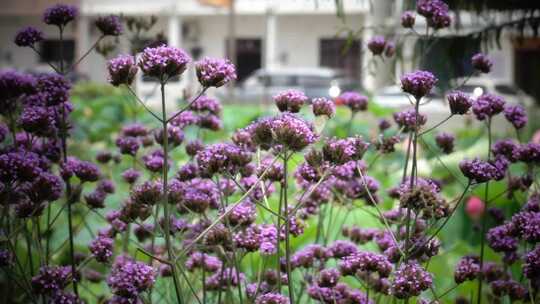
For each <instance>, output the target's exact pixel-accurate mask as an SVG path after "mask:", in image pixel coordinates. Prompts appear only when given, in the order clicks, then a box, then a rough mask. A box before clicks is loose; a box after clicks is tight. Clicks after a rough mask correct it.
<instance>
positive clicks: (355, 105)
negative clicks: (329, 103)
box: [338, 91, 368, 112]
mask: <svg viewBox="0 0 540 304" xmlns="http://www.w3.org/2000/svg"><path fill="white" fill-rule="evenodd" d="M338 99H339V100H341V101H342V102H343V104H344V105H346V106H347V107H349V109H351V111H352V112H358V111H365V110H367V107H368V98H367V97H366V96H364V95H361V94H360V93H357V92H352V91H349V92H344V93H342V94H341V95H339V97H338Z"/></svg>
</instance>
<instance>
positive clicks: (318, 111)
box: [311, 97, 336, 118]
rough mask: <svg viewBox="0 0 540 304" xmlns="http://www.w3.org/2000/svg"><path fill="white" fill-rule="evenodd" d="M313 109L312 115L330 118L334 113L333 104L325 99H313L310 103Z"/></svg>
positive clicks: (334, 106)
mask: <svg viewBox="0 0 540 304" xmlns="http://www.w3.org/2000/svg"><path fill="white" fill-rule="evenodd" d="M311 107H312V108H313V115H315V116H323V115H325V116H326V117H328V118H332V117H333V116H334V114H335V113H336V105H335V104H334V102H333V101H332V100H330V99H327V98H324V97H323V98H314V99H313V100H312V102H311Z"/></svg>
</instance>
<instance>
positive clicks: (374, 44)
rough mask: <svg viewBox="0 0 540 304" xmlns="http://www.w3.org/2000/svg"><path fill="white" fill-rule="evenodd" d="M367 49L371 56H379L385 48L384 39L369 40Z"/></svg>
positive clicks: (380, 37)
mask: <svg viewBox="0 0 540 304" xmlns="http://www.w3.org/2000/svg"><path fill="white" fill-rule="evenodd" d="M367 47H368V49H369V50H370V51H371V53H373V55H375V56H377V55H381V54H382V53H383V52H384V48H385V47H386V39H384V37H383V36H374V37H372V38H371V39H369V41H368V43H367Z"/></svg>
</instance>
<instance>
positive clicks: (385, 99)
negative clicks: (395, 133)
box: [373, 85, 448, 113]
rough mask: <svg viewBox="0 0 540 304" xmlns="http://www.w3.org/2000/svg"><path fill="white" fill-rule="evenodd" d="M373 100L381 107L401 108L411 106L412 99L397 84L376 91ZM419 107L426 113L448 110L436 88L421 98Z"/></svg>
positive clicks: (445, 111)
mask: <svg viewBox="0 0 540 304" xmlns="http://www.w3.org/2000/svg"><path fill="white" fill-rule="evenodd" d="M373 102H374V103H376V104H377V105H379V106H381V107H385V108H391V109H396V110H403V109H406V108H410V107H412V105H413V102H414V101H413V100H412V97H410V95H408V94H406V93H404V92H403V90H402V89H401V88H400V87H399V86H397V85H394V86H388V87H384V88H382V89H380V90H378V91H376V92H375V94H374V95H373ZM421 109H422V112H427V113H443V112H444V113H447V112H448V107H447V106H446V105H445V103H444V101H443V100H442V96H441V94H440V93H439V92H438V90H437V89H433V90H432V93H431V94H429V95H428V96H427V97H426V98H424V99H423V100H422V104H421Z"/></svg>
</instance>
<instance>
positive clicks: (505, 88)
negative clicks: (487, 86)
mask: <svg viewBox="0 0 540 304" xmlns="http://www.w3.org/2000/svg"><path fill="white" fill-rule="evenodd" d="M495 90H497V92H499V93H500V94H505V95H518V93H519V91H518V89H517V88H516V87H514V86H512V85H509V84H498V85H496V86H495Z"/></svg>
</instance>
